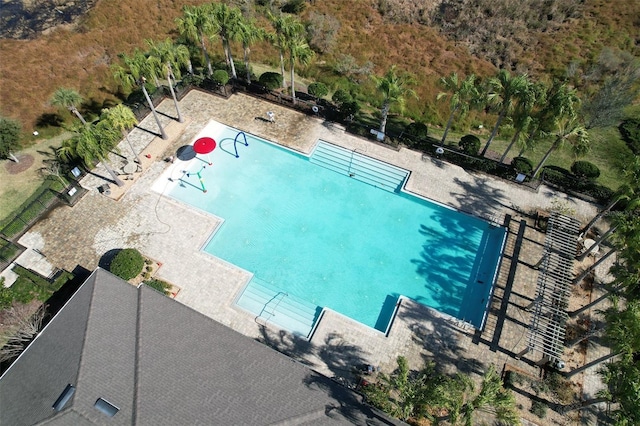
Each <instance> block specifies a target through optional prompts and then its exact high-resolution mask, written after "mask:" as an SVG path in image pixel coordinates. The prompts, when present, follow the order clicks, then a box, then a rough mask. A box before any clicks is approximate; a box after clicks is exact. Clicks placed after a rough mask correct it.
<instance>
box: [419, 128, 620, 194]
mask: <svg viewBox="0 0 640 426" xmlns="http://www.w3.org/2000/svg"><path fill="white" fill-rule="evenodd" d="M490 132H491V129H483V131H482V132H479V134H477V135H478V137H479V138H480V140H481V141H482V143H483V145H482V146H484V143H485V142H486V141H487V139H488V138H489V134H490ZM465 134H466V133H459V132H453V131H449V134H448V135H447V141H448V143H449V144H454V143H456V141H459V140H460V138H461V137H462V136H464V135H465ZM429 135H430V136H432V137H434V138H437V139H440V138H441V137H442V130H440V129H431V128H430V129H429ZM589 136H590V139H591V152H590V153H589V154H587V155H586V156H585V157H582V158H580V160H586V161H590V162H592V163H594V164H595V165H597V166H598V167H599V168H600V172H601V173H600V177H599V178H598V180H597V182H598V183H599V184H601V185H604V186H607V187H609V188H611V189H614V190H615V189H617V188H618V187H619V186H620V167H621V165H622V164H623V162H624V160H625V159H627V158H629V157H630V156H632V155H633V153H632V152H631V150H630V149H629V148H628V147H627V145H626V144H625V142H624V141H623V140H622V139H621V138H620V133H619V132H618V129H617V127H607V128H603V129H591V130H590V131H589ZM552 142H553V140H552V139H550V138H549V139H547V140H544V141H541V142H540V143H539V144H538V146H536V148H535V149H534V150H533V151H528V152H526V153H525V154H524V156H525V157H527V158H529V159H530V160H531V161H532V162H533V164H534V166H535V165H537V164H538V162H539V161H540V160H541V159H542V157H543V156H544V154H545V152H546V151H547V149H549V147H550V146H551V143H552ZM508 145H509V141H508V140H504V139H501V138H500V136H499V135H498V137H496V138H495V139H494V140H493V142H492V143H491V147H490V148H489V149H490V150H491V151H494V152H497V153H499V154H500V155H502V153H503V152H504V150H505V149H506V147H507V146H508ZM519 151H520V149H519V148H517V147H514V148H512V150H511V151H510V152H509V157H515V156H516V155H518V152H519ZM575 160H576V158H575V157H574V156H573V154H571V151H570V150H569V149H568V148H564V149H562V148H561V149H560V150H557V151H556V152H554V153H553V154H552V155H551V157H549V160H548V161H547V162H546V163H545V165H549V166H558V167H563V168H565V169H570V168H571V164H573V162H574V161H575Z"/></svg>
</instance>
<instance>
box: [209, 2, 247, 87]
mask: <svg viewBox="0 0 640 426" xmlns="http://www.w3.org/2000/svg"><path fill="white" fill-rule="evenodd" d="M210 17H211V21H212V25H213V31H214V32H215V33H217V34H218V36H220V40H221V41H222V49H223V50H224V58H225V61H226V62H227V66H228V67H229V68H230V69H231V75H232V77H233V78H238V76H237V74H236V67H235V64H234V63H233V56H232V55H231V47H230V45H229V42H230V41H233V40H237V39H238V37H239V31H238V24H239V22H240V21H241V20H242V13H241V12H240V9H238V8H237V7H229V6H227V5H226V4H224V3H212V6H211V13H210Z"/></svg>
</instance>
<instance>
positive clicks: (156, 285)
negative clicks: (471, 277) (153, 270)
mask: <svg viewBox="0 0 640 426" xmlns="http://www.w3.org/2000/svg"><path fill="white" fill-rule="evenodd" d="M143 284H144V285H148V286H149V287H151V288H152V289H154V290H157V291H159V292H160V293H162V294H164V295H165V296H166V295H168V294H169V289H170V288H171V284H169V283H168V282H166V281H162V280H157V279H153V280H149V281H145V282H144V283H143Z"/></svg>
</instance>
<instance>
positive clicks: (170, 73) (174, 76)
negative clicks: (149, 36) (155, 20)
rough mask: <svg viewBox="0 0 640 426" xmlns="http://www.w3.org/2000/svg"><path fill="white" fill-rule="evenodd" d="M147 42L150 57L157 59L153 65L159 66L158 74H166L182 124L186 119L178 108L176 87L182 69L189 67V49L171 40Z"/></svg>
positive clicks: (179, 120)
mask: <svg viewBox="0 0 640 426" xmlns="http://www.w3.org/2000/svg"><path fill="white" fill-rule="evenodd" d="M145 42H146V43H147V46H149V56H151V57H154V58H156V59H157V61H153V62H151V63H152V64H156V65H158V66H159V69H158V70H157V73H160V74H164V75H165V77H166V79H167V84H168V85H169V90H170V91H171V97H172V98H173V105H174V106H175V108H176V113H177V114H178V122H180V123H182V122H183V121H184V119H183V118H182V114H180V107H179V106H178V98H177V96H176V91H175V89H174V86H175V85H177V84H178V78H179V77H180V67H181V66H186V65H188V62H189V49H188V48H187V46H184V45H181V44H175V43H173V41H171V39H169V38H167V39H166V40H165V41H162V42H159V43H154V42H153V40H145Z"/></svg>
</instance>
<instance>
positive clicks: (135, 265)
mask: <svg viewBox="0 0 640 426" xmlns="http://www.w3.org/2000/svg"><path fill="white" fill-rule="evenodd" d="M142 268H144V257H143V256H142V254H140V252H139V251H138V250H136V249H132V248H128V249H123V250H121V251H120V252H118V254H116V256H115V257H114V258H113V260H112V261H111V265H110V266H109V270H110V271H111V273H112V274H114V275H116V276H118V277H120V278H122V279H123V280H130V279H131V278H133V277H137V276H138V274H140V272H142Z"/></svg>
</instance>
